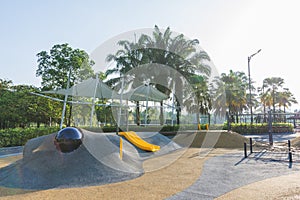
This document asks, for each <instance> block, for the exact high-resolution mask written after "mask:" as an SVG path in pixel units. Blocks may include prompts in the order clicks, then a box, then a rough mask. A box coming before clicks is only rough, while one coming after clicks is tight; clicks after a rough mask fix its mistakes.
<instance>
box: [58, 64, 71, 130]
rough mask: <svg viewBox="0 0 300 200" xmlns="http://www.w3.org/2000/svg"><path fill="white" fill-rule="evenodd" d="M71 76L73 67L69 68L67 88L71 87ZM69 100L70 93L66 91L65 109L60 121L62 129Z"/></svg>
mask: <svg viewBox="0 0 300 200" xmlns="http://www.w3.org/2000/svg"><path fill="white" fill-rule="evenodd" d="M70 77H71V67H70V69H69V75H68V82H67V88H66V89H69V87H70ZM67 100H68V94H67V93H66V94H65V99H64V106H63V110H62V114H61V121H60V126H59V128H60V129H62V127H63V124H64V119H65V112H66V106H67Z"/></svg>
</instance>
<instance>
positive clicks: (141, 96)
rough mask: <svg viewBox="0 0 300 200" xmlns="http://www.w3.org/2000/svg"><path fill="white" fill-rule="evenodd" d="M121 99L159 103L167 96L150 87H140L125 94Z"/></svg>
mask: <svg viewBox="0 0 300 200" xmlns="http://www.w3.org/2000/svg"><path fill="white" fill-rule="evenodd" d="M123 99H127V100H130V101H155V102H160V101H162V100H166V99H168V96H167V95H165V94H164V93H162V92H160V91H159V90H157V89H156V88H154V87H152V86H151V85H141V86H139V87H137V88H135V89H133V90H131V91H129V92H127V93H125V94H123Z"/></svg>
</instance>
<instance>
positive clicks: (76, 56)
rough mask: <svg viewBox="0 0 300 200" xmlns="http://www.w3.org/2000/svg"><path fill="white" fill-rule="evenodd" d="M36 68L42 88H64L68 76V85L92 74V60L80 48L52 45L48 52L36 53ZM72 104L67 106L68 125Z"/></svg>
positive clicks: (68, 123)
mask: <svg viewBox="0 0 300 200" xmlns="http://www.w3.org/2000/svg"><path fill="white" fill-rule="evenodd" d="M37 57H38V60H37V62H38V69H37V71H36V76H38V77H41V78H42V89H43V90H51V89H64V88H66V87H67V82H68V77H69V76H70V86H72V85H74V84H76V83H78V82H81V81H83V80H85V79H87V78H89V77H91V76H93V75H94V71H93V69H92V66H93V65H94V62H93V61H92V60H90V59H89V56H88V54H87V53H86V52H85V51H83V50H80V49H73V48H71V47H70V46H69V45H68V44H57V45H54V46H53V47H52V48H51V50H50V51H49V52H47V51H41V52H40V53H38V54H37ZM71 113H72V105H70V106H69V116H68V122H67V125H68V126H69V125H70V121H71Z"/></svg>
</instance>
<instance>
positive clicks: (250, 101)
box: [248, 49, 261, 124]
mask: <svg viewBox="0 0 300 200" xmlns="http://www.w3.org/2000/svg"><path fill="white" fill-rule="evenodd" d="M260 51H261V49H259V50H258V51H257V52H256V53H254V54H252V55H251V56H249V57H248V76H249V106H250V116H251V124H253V112H252V94H251V78H250V60H251V58H252V57H253V56H255V55H256V54H258V53H259V52H260Z"/></svg>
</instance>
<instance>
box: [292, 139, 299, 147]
mask: <svg viewBox="0 0 300 200" xmlns="http://www.w3.org/2000/svg"><path fill="white" fill-rule="evenodd" d="M291 145H292V147H295V148H300V137H296V138H294V139H292V140H291Z"/></svg>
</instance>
